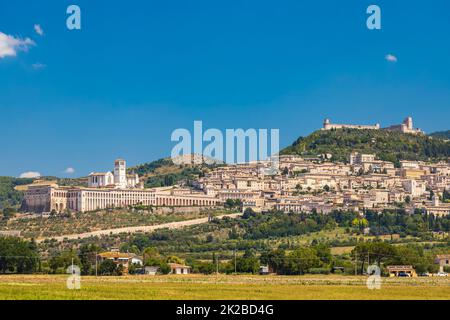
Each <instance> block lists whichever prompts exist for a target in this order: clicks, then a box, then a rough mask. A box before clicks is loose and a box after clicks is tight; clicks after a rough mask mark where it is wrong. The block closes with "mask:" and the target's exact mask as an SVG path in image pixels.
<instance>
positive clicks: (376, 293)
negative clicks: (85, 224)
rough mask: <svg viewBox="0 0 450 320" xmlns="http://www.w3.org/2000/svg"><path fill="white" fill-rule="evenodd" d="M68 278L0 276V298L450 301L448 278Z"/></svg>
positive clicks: (449, 280)
mask: <svg viewBox="0 0 450 320" xmlns="http://www.w3.org/2000/svg"><path fill="white" fill-rule="evenodd" d="M66 279H67V277H66V276H64V275H63V276H59V275H3V276H0V299H2V300H3V299H21V300H22V299H46V300H49V299H52V300H53V299H148V300H151V299H200V300H202V299H204V300H205V299H243V300H249V299H250V300H251V299H263V300H264V299H274V300H278V299H280V300H281V299H306V300H314V299H350V300H357V299H383V300H384V299H446V300H448V299H450V279H449V278H402V279H394V278H382V281H383V282H382V287H381V289H380V290H369V289H368V288H367V287H366V285H365V282H366V277H352V276H334V275H332V276H244V275H238V276H225V275H220V276H215V275H212V276H203V275H188V276H187V275H179V276H175V275H171V276H122V277H82V278H81V289H80V290H69V289H67V287H66Z"/></svg>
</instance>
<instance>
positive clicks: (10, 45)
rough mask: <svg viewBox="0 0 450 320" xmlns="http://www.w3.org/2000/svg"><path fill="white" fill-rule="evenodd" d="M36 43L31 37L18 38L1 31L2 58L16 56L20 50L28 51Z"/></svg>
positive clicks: (0, 53) (0, 48)
mask: <svg viewBox="0 0 450 320" xmlns="http://www.w3.org/2000/svg"><path fill="white" fill-rule="evenodd" d="M34 45H36V44H35V43H34V41H33V40H31V39H30V38H25V39H22V38H18V37H17V38H16V37H14V36H10V35H7V34H5V33H3V32H0V59H1V58H5V57H15V56H17V52H18V51H27V50H28V48H29V47H31V46H34Z"/></svg>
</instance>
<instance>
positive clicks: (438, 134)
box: [430, 130, 450, 139]
mask: <svg viewBox="0 0 450 320" xmlns="http://www.w3.org/2000/svg"><path fill="white" fill-rule="evenodd" d="M430 136H431V137H435V138H441V139H450V130H447V131H438V132H434V133H432V134H430Z"/></svg>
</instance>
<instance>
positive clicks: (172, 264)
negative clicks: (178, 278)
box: [168, 263, 191, 269]
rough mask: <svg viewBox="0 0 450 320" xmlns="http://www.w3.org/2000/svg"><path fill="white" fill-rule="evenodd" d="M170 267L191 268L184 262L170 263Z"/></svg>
mask: <svg viewBox="0 0 450 320" xmlns="http://www.w3.org/2000/svg"><path fill="white" fill-rule="evenodd" d="M168 265H169V267H170V268H171V269H175V268H189V269H190V268H191V267H190V266H186V265H184V264H179V263H168Z"/></svg>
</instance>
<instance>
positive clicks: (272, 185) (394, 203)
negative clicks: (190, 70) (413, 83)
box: [23, 117, 450, 216]
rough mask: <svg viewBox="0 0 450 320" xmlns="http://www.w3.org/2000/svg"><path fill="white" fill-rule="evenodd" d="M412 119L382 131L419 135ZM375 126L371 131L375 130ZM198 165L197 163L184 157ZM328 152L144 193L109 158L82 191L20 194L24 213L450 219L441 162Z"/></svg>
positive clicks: (225, 168)
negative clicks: (398, 214)
mask: <svg viewBox="0 0 450 320" xmlns="http://www.w3.org/2000/svg"><path fill="white" fill-rule="evenodd" d="M412 123H413V122H412V118H410V117H408V118H407V119H406V120H405V121H404V123H403V124H402V125H399V126H391V127H389V128H387V129H386V130H392V131H399V132H401V133H402V134H414V135H415V134H420V133H421V132H422V131H420V130H419V129H415V128H413V124H412ZM345 128H350V129H355V128H358V129H360V130H364V129H367V128H366V127H365V126H359V125H332V124H330V122H329V121H327V120H326V121H325V123H324V127H323V130H332V129H345ZM376 128H379V126H376ZM376 128H375V127H374V128H372V129H376ZM185 158H186V159H188V160H189V159H190V160H191V161H192V164H199V163H201V161H202V157H201V156H199V155H192V156H187V157H185ZM332 158H333V154H322V155H319V156H318V157H313V158H311V157H307V158H306V157H302V156H299V155H280V156H279V158H278V164H279V168H278V171H276V172H274V173H271V174H268V173H270V169H271V168H272V166H273V163H272V161H271V160H265V161H256V162H249V163H245V164H231V165H219V166H215V167H211V168H209V169H208V170H206V171H205V173H204V174H203V176H202V177H198V178H197V179H195V180H194V181H192V183H191V185H190V186H189V187H186V186H182V185H174V186H167V187H161V188H145V187H144V182H143V181H141V180H140V177H139V176H138V174H136V173H134V172H129V171H127V168H126V162H125V160H123V159H117V160H116V161H115V163H114V170H113V171H112V172H109V171H108V172H103V173H99V172H93V173H91V174H90V175H89V177H88V184H87V187H80V186H59V185H57V184H56V183H54V182H50V183H49V182H45V183H37V184H32V185H30V186H28V188H27V190H26V191H25V201H24V206H23V209H24V211H30V212H38V213H49V212H52V211H53V212H55V213H62V212H65V211H67V210H68V211H80V212H88V211H92V210H99V209H108V208H120V207H126V206H130V205H137V204H141V205H146V206H177V207H190V206H198V207H205V208H213V207H219V206H223V204H224V203H225V202H226V201H238V202H239V203H241V204H242V210H245V209H246V208H251V209H252V210H253V211H255V212H269V211H271V210H278V211H282V212H306V213H311V212H320V213H329V212H331V211H333V210H342V211H348V210H352V211H357V212H363V211H364V210H365V209H371V210H376V211H382V210H384V209H389V208H395V207H398V206H402V207H404V208H406V210H407V212H410V213H412V212H415V211H417V210H419V211H421V212H424V213H427V214H433V215H436V216H445V215H448V214H450V203H448V202H447V200H449V197H448V191H449V190H450V165H449V163H448V162H445V161H441V162H434V163H431V162H425V161H412V160H401V161H399V162H398V163H393V162H391V161H385V160H380V159H378V158H377V154H365V153H360V152H351V153H349V154H348V155H347V159H346V161H343V162H339V161H330V159H332Z"/></svg>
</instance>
